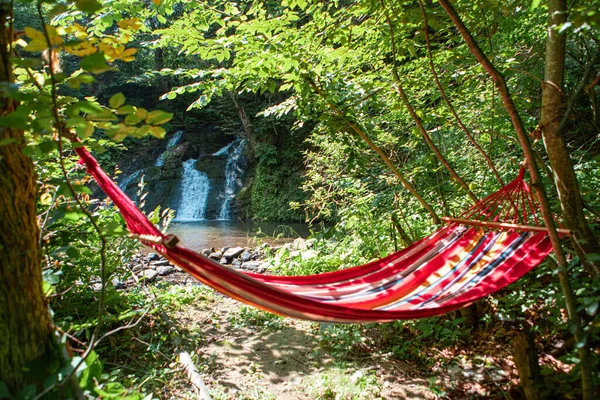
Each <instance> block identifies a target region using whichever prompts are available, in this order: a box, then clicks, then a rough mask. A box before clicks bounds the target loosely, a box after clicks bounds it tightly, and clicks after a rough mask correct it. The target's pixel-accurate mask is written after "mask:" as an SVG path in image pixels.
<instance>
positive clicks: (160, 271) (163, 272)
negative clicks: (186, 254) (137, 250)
mask: <svg viewBox="0 0 600 400" xmlns="http://www.w3.org/2000/svg"><path fill="white" fill-rule="evenodd" d="M174 271H175V267H171V266H170V265H168V266H162V267H158V268H156V272H158V274H159V275H169V274H171V273H173V272H174Z"/></svg>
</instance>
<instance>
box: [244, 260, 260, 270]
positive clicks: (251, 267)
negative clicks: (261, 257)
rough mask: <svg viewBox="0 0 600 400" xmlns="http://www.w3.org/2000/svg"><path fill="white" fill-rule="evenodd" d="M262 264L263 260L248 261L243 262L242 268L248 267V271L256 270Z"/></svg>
mask: <svg viewBox="0 0 600 400" xmlns="http://www.w3.org/2000/svg"><path fill="white" fill-rule="evenodd" d="M261 266H262V263H261V262H258V261H247V262H245V263H242V269H246V270H248V271H255V270H257V269H259V268H260V267H261Z"/></svg>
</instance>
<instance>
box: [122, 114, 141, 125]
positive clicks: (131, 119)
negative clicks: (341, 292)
mask: <svg viewBox="0 0 600 400" xmlns="http://www.w3.org/2000/svg"><path fill="white" fill-rule="evenodd" d="M141 121H142V119H141V118H140V117H138V116H137V115H136V114H129V115H128V116H127V117H125V124H127V125H135V124H137V123H139V122H141Z"/></svg>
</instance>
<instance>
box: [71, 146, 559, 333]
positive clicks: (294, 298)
mask: <svg viewBox="0 0 600 400" xmlns="http://www.w3.org/2000/svg"><path fill="white" fill-rule="evenodd" d="M75 151H76V152H77V153H78V154H79V156H80V157H81V160H82V162H83V163H85V164H86V166H87V168H88V172H89V173H90V174H91V175H92V176H93V177H94V178H95V180H96V182H97V183H98V185H99V186H100V187H101V188H102V190H103V191H104V192H105V193H106V194H107V195H108V196H109V197H110V198H111V199H112V201H113V202H114V203H115V205H116V206H117V207H118V208H119V210H120V212H121V214H122V216H123V218H124V219H125V221H126V223H127V228H128V230H129V232H131V233H132V234H133V235H134V236H136V237H138V238H139V239H140V240H141V241H142V242H143V243H144V244H146V245H148V246H150V247H153V248H154V249H155V250H157V251H158V252H159V253H161V254H162V255H163V256H164V257H165V258H167V259H168V260H170V261H171V262H173V263H174V264H176V265H178V266H180V267H181V268H182V269H184V270H185V271H186V272H188V273H189V274H191V275H193V276H194V277H195V278H197V279H198V280H199V281H201V282H202V283H204V284H206V285H208V286H211V287H212V288H214V289H215V290H217V291H219V292H221V293H223V294H225V295H227V296H230V297H232V298H234V299H236V300H239V301H241V302H244V303H247V304H249V305H252V306H255V307H258V308H261V309H263V310H266V311H269V312H272V313H276V314H279V315H283V316H286V317H293V318H300V319H305V320H312V321H319V322H338V323H370V322H387V321H393V320H398V319H415V318H425V317H431V316H435V315H440V314H444V313H447V312H450V311H454V310H457V309H459V308H461V307H465V306H468V305H469V304H471V303H473V302H474V301H476V300H478V299H480V298H482V297H484V296H487V295H489V294H491V293H493V292H496V291H498V290H500V289H502V288H504V287H506V286H507V285H509V284H511V283H513V282H515V281H516V280H517V279H519V278H520V277H521V276H523V275H524V274H525V273H527V272H528V271H529V270H531V269H532V268H534V267H535V266H537V265H538V264H539V263H540V262H541V261H542V260H543V259H544V258H545V257H546V256H547V255H548V254H549V253H550V252H551V250H552V245H551V243H550V239H549V237H548V234H547V231H546V229H545V228H544V227H543V226H541V225H540V221H539V220H540V218H539V213H538V204H537V202H536V200H535V198H534V197H533V196H532V193H531V190H530V188H529V186H528V185H527V184H526V183H525V181H524V179H523V176H524V173H525V170H524V169H521V171H520V173H519V175H518V177H517V178H516V179H515V180H514V181H512V182H510V183H509V184H508V185H506V186H505V187H503V188H502V189H500V190H499V191H498V192H495V193H493V194H491V195H489V196H488V197H486V198H485V199H483V200H481V201H480V202H479V203H478V204H476V205H475V206H473V207H471V208H469V209H468V210H466V211H465V212H464V213H463V214H462V215H461V216H460V218H457V219H452V218H445V220H446V221H447V222H449V223H448V224H447V225H445V226H443V227H442V228H440V229H439V230H437V231H436V232H434V233H433V234H431V235H430V236H428V237H426V238H424V239H421V240H420V241H418V242H416V243H414V244H412V245H411V246H409V247H407V248H405V249H404V250H402V251H400V252H397V253H394V254H391V255H389V256H387V257H385V258H382V259H380V260H377V261H373V262H370V263H368V264H365V265H360V266H357V267H353V268H349V269H344V270H339V271H335V272H328V273H323V274H318V275H310V276H271V275H261V274H254V273H244V272H240V271H236V270H233V269H231V268H228V267H225V266H223V265H221V264H219V263H216V262H214V261H212V260H210V259H208V258H206V257H204V256H203V255H200V254H198V253H196V252H193V251H191V250H189V249H187V248H185V247H183V246H179V245H176V244H172V241H171V240H172V239H173V237H172V236H169V235H165V234H163V233H161V232H160V231H159V230H158V229H157V228H156V227H155V226H154V225H153V224H152V223H151V222H150V221H148V219H147V218H146V217H145V216H144V214H143V213H142V212H141V211H140V210H139V209H138V208H137V207H136V205H135V204H134V203H133V202H132V201H131V200H130V199H129V198H128V197H127V196H126V195H125V194H124V193H123V192H122V191H121V190H120V189H119V187H118V186H117V185H116V184H115V183H114V182H113V181H112V180H111V179H110V178H109V177H108V176H107V175H106V173H105V172H104V171H103V170H102V169H101V168H100V166H99V165H98V163H97V162H96V160H95V159H94V158H93V157H92V155H91V154H90V153H89V152H88V151H87V150H86V149H85V148H84V147H78V148H76V149H75ZM500 221H502V222H500ZM470 225H483V226H486V227H488V228H489V227H490V226H492V227H494V228H495V229H484V228H482V227H473V226H470ZM563 233H564V232H563Z"/></svg>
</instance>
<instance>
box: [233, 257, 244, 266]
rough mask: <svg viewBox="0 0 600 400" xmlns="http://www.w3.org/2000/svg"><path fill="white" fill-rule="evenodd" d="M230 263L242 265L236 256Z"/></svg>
mask: <svg viewBox="0 0 600 400" xmlns="http://www.w3.org/2000/svg"><path fill="white" fill-rule="evenodd" d="M231 265H232V266H233V267H239V266H240V265H242V262H241V261H240V260H238V259H237V258H234V259H233V261H232V262H231Z"/></svg>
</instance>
